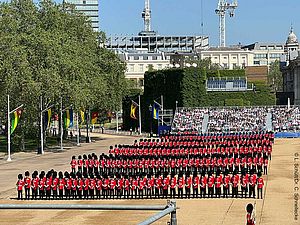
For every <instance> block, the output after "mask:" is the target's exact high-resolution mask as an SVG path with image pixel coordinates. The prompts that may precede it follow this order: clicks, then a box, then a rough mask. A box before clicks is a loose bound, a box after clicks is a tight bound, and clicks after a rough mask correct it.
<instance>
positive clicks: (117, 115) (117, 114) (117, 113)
mask: <svg viewBox="0 0 300 225" xmlns="http://www.w3.org/2000/svg"><path fill="white" fill-rule="evenodd" d="M116 117H117V118H116V119H117V133H119V112H118V111H117V112H116Z"/></svg>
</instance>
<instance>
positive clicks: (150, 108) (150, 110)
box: [149, 104, 153, 138]
mask: <svg viewBox="0 0 300 225" xmlns="http://www.w3.org/2000/svg"><path fill="white" fill-rule="evenodd" d="M149 114H150V117H149V120H150V138H151V137H152V133H153V131H152V105H151V104H150V105H149Z"/></svg>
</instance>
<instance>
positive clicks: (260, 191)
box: [257, 188, 263, 199]
mask: <svg viewBox="0 0 300 225" xmlns="http://www.w3.org/2000/svg"><path fill="white" fill-rule="evenodd" d="M259 196H260V198H261V199H262V198H263V197H262V188H257V198H259Z"/></svg>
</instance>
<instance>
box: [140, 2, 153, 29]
mask: <svg viewBox="0 0 300 225" xmlns="http://www.w3.org/2000/svg"><path fill="white" fill-rule="evenodd" d="M142 18H143V19H144V31H146V32H150V31H151V10H150V0H145V8H144V11H143V12H142Z"/></svg>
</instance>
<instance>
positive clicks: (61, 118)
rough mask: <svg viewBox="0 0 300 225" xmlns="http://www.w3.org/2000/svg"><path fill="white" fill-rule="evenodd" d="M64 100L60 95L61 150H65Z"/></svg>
mask: <svg viewBox="0 0 300 225" xmlns="http://www.w3.org/2000/svg"><path fill="white" fill-rule="evenodd" d="M63 129H64V128H63V102H62V97H60V150H63Z"/></svg>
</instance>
